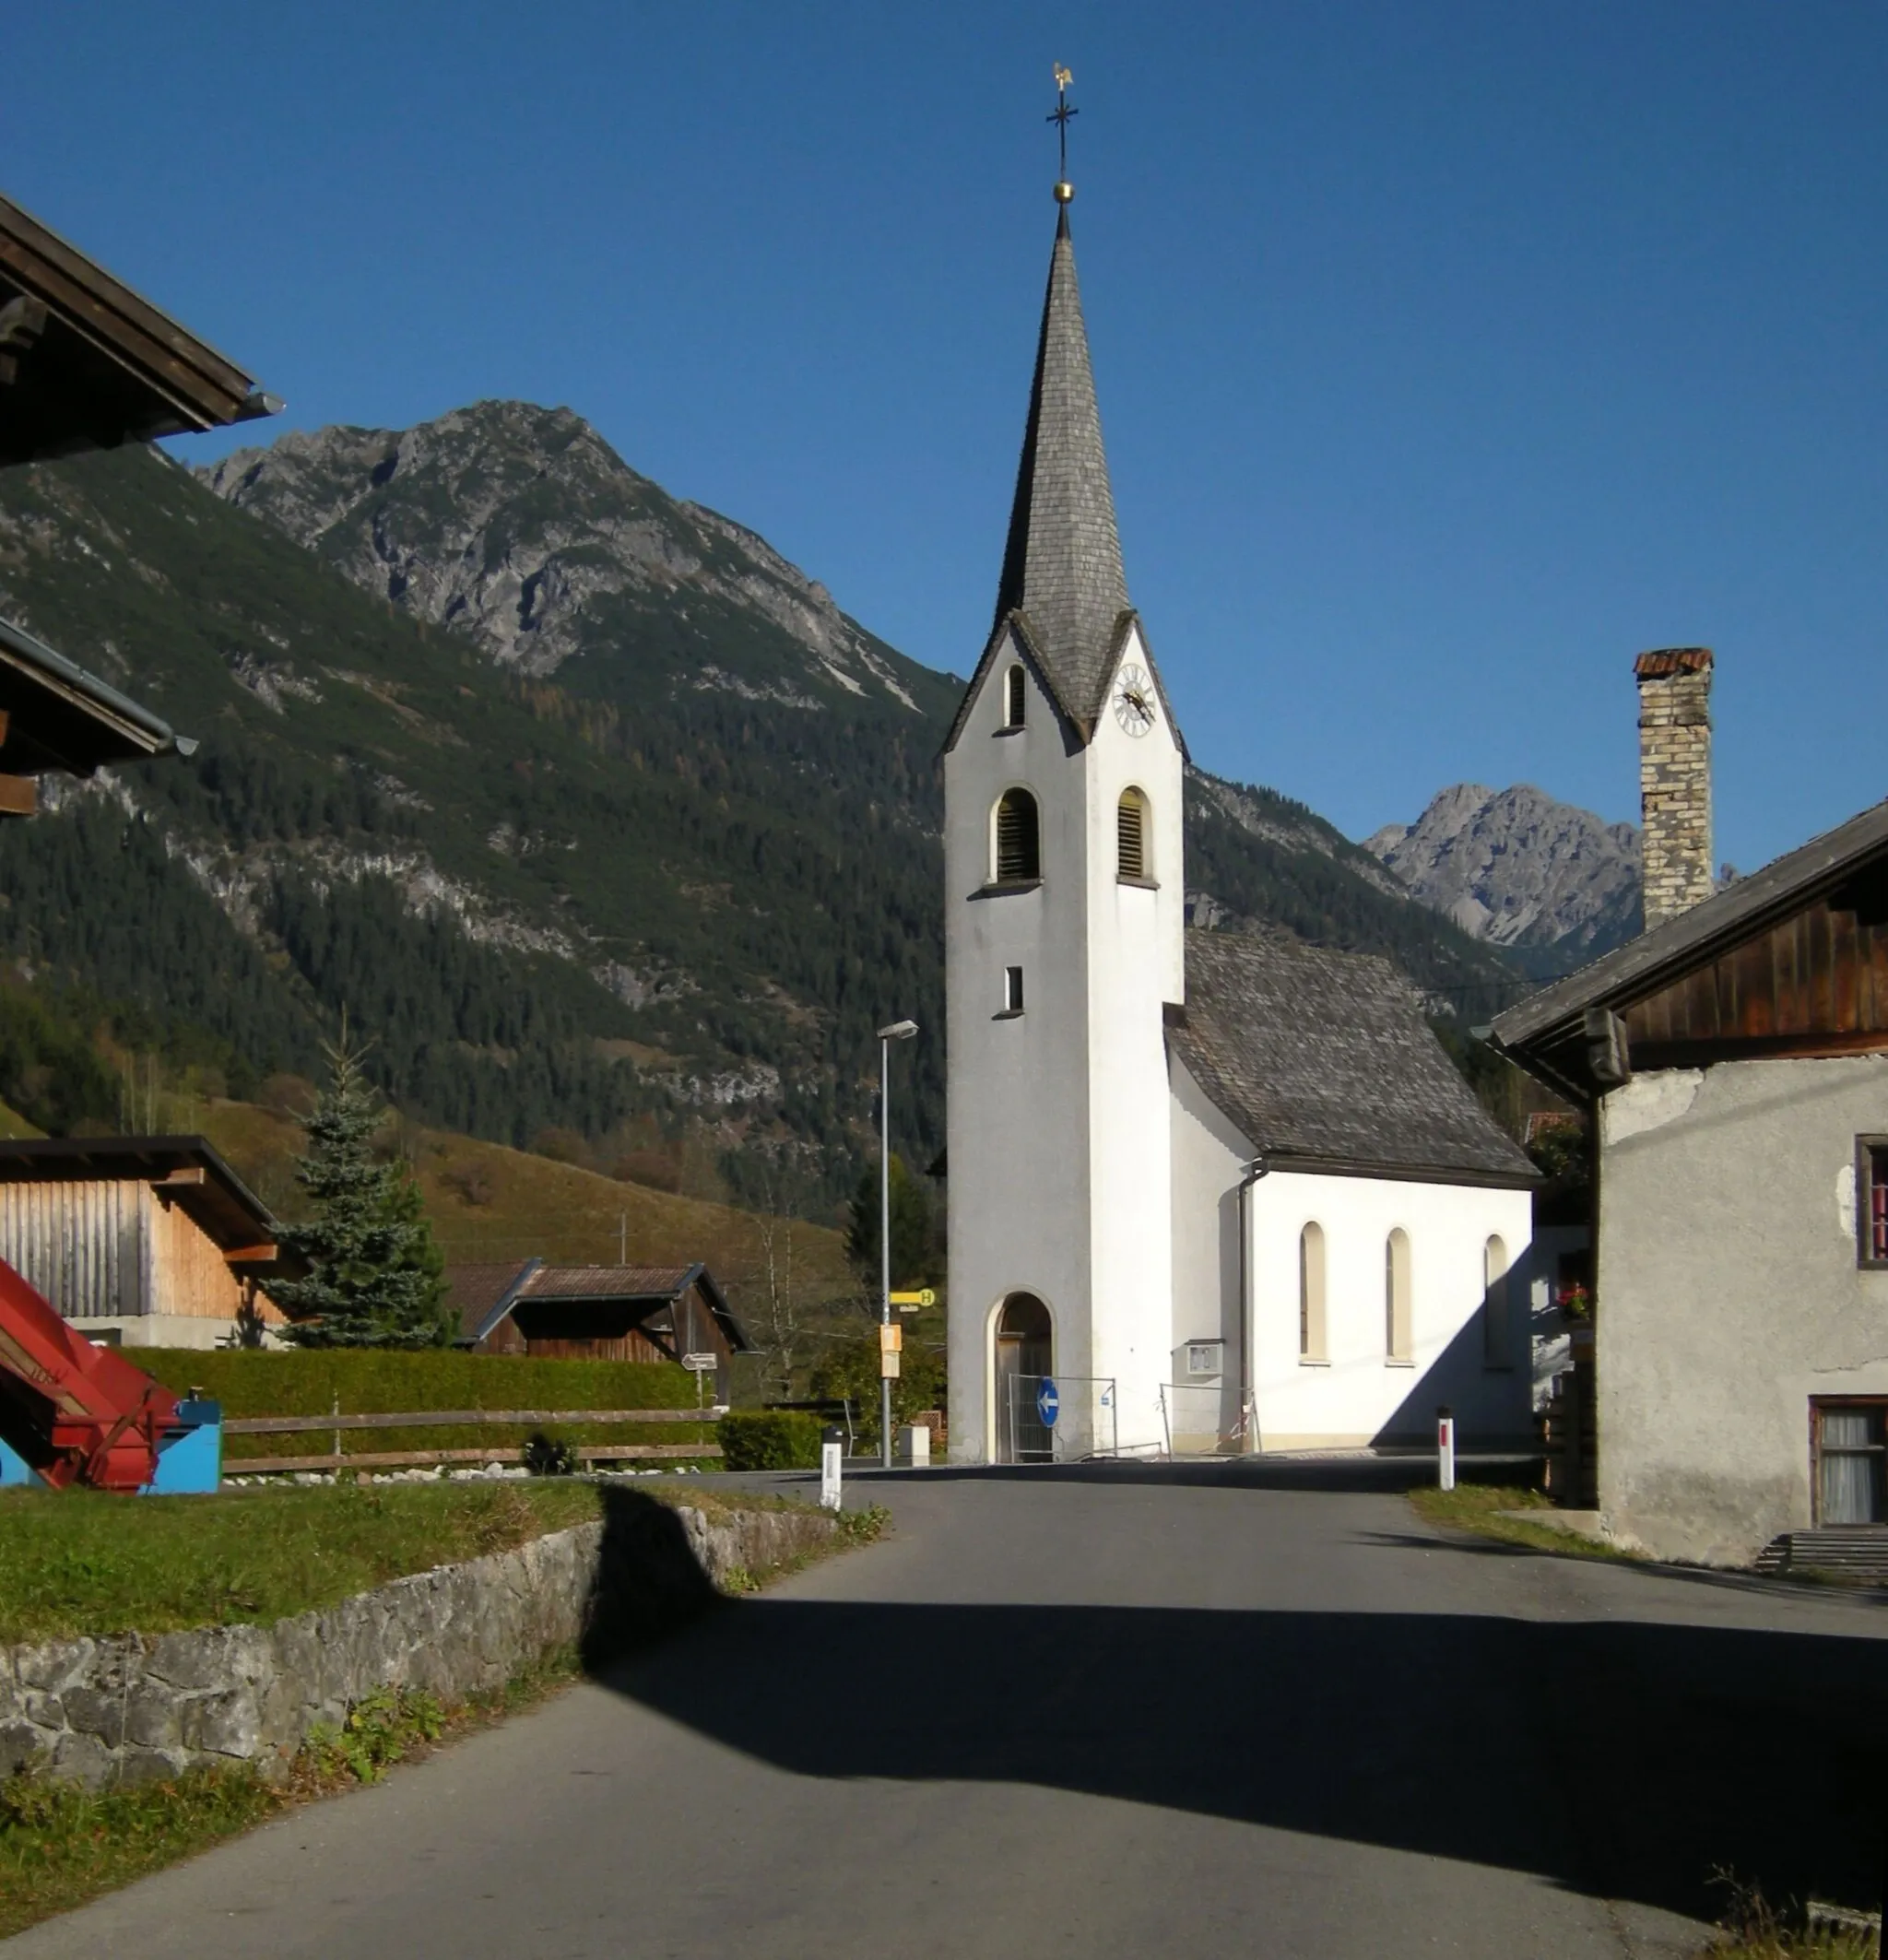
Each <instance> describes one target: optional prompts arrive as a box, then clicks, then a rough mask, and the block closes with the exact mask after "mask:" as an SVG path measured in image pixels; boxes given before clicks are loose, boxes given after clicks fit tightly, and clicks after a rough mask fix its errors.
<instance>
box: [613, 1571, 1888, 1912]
mask: <svg viewBox="0 0 1888 1960" xmlns="http://www.w3.org/2000/svg"><path fill="white" fill-rule="evenodd" d="M600 1678H601V1680H602V1681H603V1683H604V1684H605V1685H606V1686H608V1687H610V1688H613V1689H615V1690H616V1691H617V1692H619V1693H620V1694H627V1695H631V1696H633V1697H634V1698H635V1699H636V1700H638V1701H640V1702H642V1703H643V1704H645V1705H646V1706H649V1707H651V1708H653V1709H655V1710H657V1711H659V1712H660V1713H662V1714H663V1715H665V1716H667V1717H669V1718H672V1719H674V1720H676V1721H678V1722H683V1723H687V1724H688V1725H690V1727H691V1728H693V1729H695V1730H699V1731H701V1732H702V1733H704V1734H706V1735H709V1736H711V1737H713V1738H714V1739H715V1740H717V1741H719V1742H724V1743H726V1744H728V1745H729V1746H731V1747H733V1748H736V1749H739V1750H743V1751H745V1752H747V1753H749V1754H751V1755H754V1756H756V1757H759V1758H761V1759H763V1760H765V1761H766V1762H769V1763H772V1764H774V1765H778V1766H780V1767H782V1768H784V1769H786V1770H790V1771H793V1772H796V1773H797V1774H799V1775H801V1776H806V1777H887V1778H891V1779H896V1780H900V1781H906V1782H909V1781H913V1780H924V1779H947V1778H948V1779H953V1780H978V1781H992V1782H1003V1781H1010V1782H1023V1783H1030V1784H1035V1785H1042V1786H1047V1787H1050V1788H1057V1789H1068V1790H1076V1791H1082V1792H1087V1793H1090V1794H1093V1795H1098V1796H1105V1797H1116V1798H1124V1799H1127V1801H1132V1802H1136V1803H1146V1804H1160V1805H1165V1806H1171V1807H1173V1808H1175V1809H1180V1810H1186V1811H1191V1812H1206V1813H1209V1814H1213V1815H1217V1816H1221V1817H1228V1818H1234V1819H1238V1820H1242V1821H1245V1822H1249V1823H1253V1824H1266V1825H1269V1826H1272V1827H1275V1828H1278V1829H1280V1830H1287V1831H1294V1832H1303V1833H1310V1834H1315V1835H1317V1836H1324V1837H1329V1838H1336V1839H1344V1840H1349V1841H1352V1842H1361V1843H1367V1844H1373V1845H1381V1846H1386V1847H1394V1848H1398V1849H1402V1850H1406V1851H1410V1852H1416V1853H1422V1854H1427V1855H1431V1856H1434V1857H1439V1858H1449V1859H1457V1860H1469V1861H1470V1862H1473V1863H1476V1864H1481V1865H1487V1866H1497V1867H1506V1868H1510V1869H1514V1870H1519V1871H1530V1872H1536V1873H1540V1874H1542V1875H1544V1876H1546V1877H1548V1878H1549V1879H1551V1880H1552V1881H1554V1882H1556V1883H1560V1884H1562V1885H1564V1886H1567V1887H1570V1888H1573V1889H1575V1890H1579V1891H1583V1892H1588V1893H1591V1894H1594V1895H1599V1896H1603V1897H1609V1898H1622V1899H1637V1900H1641V1901H1644V1902H1645V1903H1646V1904H1648V1905H1654V1906H1659V1907H1668V1908H1670V1909H1673V1910H1676V1911H1680V1912H1682V1913H1686V1914H1689V1915H1692V1916H1693V1917H1696V1918H1706V1919H1708V1918H1711V1917H1714V1916H1715V1915H1716V1913H1717V1911H1719V1910H1721V1909H1722V1907H1723V1904H1724V1900H1723V1897H1722V1895H1721V1893H1719V1892H1717V1891H1715V1890H1714V1888H1713V1885H1712V1880H1713V1876H1714V1873H1716V1872H1717V1871H1721V1870H1723V1869H1726V1868H1729V1869H1730V1870H1732V1871H1735V1872H1736V1873H1737V1874H1738V1875H1739V1877H1740V1878H1742V1879H1746V1880H1752V1879H1754V1880H1756V1881H1758V1882H1759V1883H1762V1884H1763V1886H1764V1890H1765V1891H1766V1893H1767V1894H1768V1895H1770V1896H1771V1897H1772V1898H1773V1899H1780V1898H1784V1897H1794V1898H1801V1897H1804V1896H1806V1895H1811V1894H1814V1895H1817V1896H1823V1897H1835V1898H1839V1899H1846V1900H1850V1901H1855V1902H1862V1901H1872V1898H1873V1896H1874V1890H1875V1888H1876V1887H1877V1886H1878V1884H1879V1883H1880V1875H1881V1869H1882V1848H1883V1842H1884V1836H1888V1785H1884V1779H1883V1778H1882V1775H1881V1765H1882V1761H1883V1758H1884V1749H1888V1647H1883V1646H1882V1644H1881V1643H1879V1642H1877V1641H1874V1640H1865V1639H1845V1638H1840V1637H1828V1636H1822V1635H1801V1634H1783V1633H1762V1632H1744V1631H1737V1630H1730V1629H1700V1628H1694V1627H1683V1626H1670V1625H1657V1624H1644V1623H1579V1624H1568V1623H1534V1622H1528V1621H1522V1620H1515V1619H1503V1618H1493V1617H1487V1618H1478V1617H1473V1616H1467V1615H1443V1614H1437V1615H1427V1614H1402V1613H1388V1612H1386V1613H1370V1612H1357V1613H1322V1612H1316V1613H1300V1612H1199V1611H1192V1610H1166V1609H1127V1608H1124V1609H1111V1608H1106V1607H1030V1606H1007V1605H1002V1606H981V1605H966V1606H926V1605H889V1604H879V1603H856V1604H855V1603H845V1602H834V1601H820V1600H796V1599H764V1598H763V1599H758V1600H744V1601H741V1602H739V1603H738V1604H737V1606H735V1607H734V1608H732V1609H731V1610H729V1611H727V1612H724V1613H721V1614H718V1615H716V1616H715V1617H714V1619H713V1620H712V1621H710V1622H709V1623H708V1624H707V1625H706V1626H705V1627H704V1628H703V1629H702V1631H701V1632H700V1634H699V1635H697V1636H696V1637H694V1638H692V1639H690V1641H688V1642H685V1643H671V1644H670V1645H668V1646H667V1647H664V1648H661V1649H658V1650H656V1651H655V1652H653V1653H645V1654H643V1656H641V1657H640V1658H637V1659H631V1660H630V1661H627V1662H625V1663H622V1664H620V1665H619V1666H617V1667H615V1668H612V1669H606V1670H605V1671H603V1672H602V1674H601V1676H600Z"/></svg>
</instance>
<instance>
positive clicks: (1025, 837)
mask: <svg viewBox="0 0 1888 1960" xmlns="http://www.w3.org/2000/svg"><path fill="white" fill-rule="evenodd" d="M996 842H997V865H996V871H997V883H998V884H999V885H1014V884H1022V883H1026V882H1027V881H1028V880H1031V879H1035V878H1040V877H1041V876H1042V875H1043V846H1042V830H1041V825H1040V823H1039V822H1038V820H1037V817H1036V799H1035V798H1034V797H1032V796H1031V795H1030V793H1029V791H1028V790H1026V789H1006V790H1005V791H1004V792H1003V794H1002V796H1001V797H998V798H997V840H996Z"/></svg>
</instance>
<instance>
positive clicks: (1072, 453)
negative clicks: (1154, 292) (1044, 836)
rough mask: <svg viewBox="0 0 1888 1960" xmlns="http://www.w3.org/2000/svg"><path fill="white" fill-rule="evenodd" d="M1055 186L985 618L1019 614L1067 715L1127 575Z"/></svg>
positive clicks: (1087, 681)
mask: <svg viewBox="0 0 1888 1960" xmlns="http://www.w3.org/2000/svg"><path fill="white" fill-rule="evenodd" d="M1065 189H1066V186H1065V185H1063V184H1059V183H1058V184H1057V185H1056V203H1057V204H1058V206H1059V207H1060V209H1059V212H1058V215H1057V218H1056V244H1055V249H1054V251H1053V252H1052V253H1051V254H1050V257H1049V289H1048V293H1047V295H1046V297H1045V298H1044V302H1043V331H1042V338H1041V340H1040V341H1039V342H1038V344H1037V348H1036V372H1035V381H1034V384H1033V385H1032V387H1031V389H1030V397H1029V427H1028V429H1027V431H1025V432H1024V435H1023V440H1022V461H1021V465H1020V466H1019V467H1018V469H1017V473H1016V502H1015V504H1014V506H1013V507H1012V509H1011V511H1010V514H1009V543H1008V544H1007V546H1006V547H1005V549H1004V552H1003V576H1002V579H1001V581H1000V583H999V584H998V585H997V621H998V623H1000V622H1001V621H1002V620H1003V619H1004V618H1005V617H1006V616H1007V615H1008V614H1009V613H1011V612H1015V611H1021V612H1023V613H1025V614H1026V615H1027V616H1028V620H1029V625H1030V629H1031V632H1032V638H1033V640H1034V641H1035V643H1036V648H1037V651H1038V652H1039V653H1040V654H1041V655H1042V657H1043V658H1044V660H1045V661H1047V663H1048V664H1049V666H1050V667H1051V669H1052V670H1053V672H1054V675H1055V679H1056V686H1057V688H1058V689H1059V691H1061V693H1062V696H1063V699H1064V700H1065V701H1067V702H1068V703H1069V704H1070V706H1071V707H1072V708H1073V709H1074V711H1075V712H1076V713H1077V714H1092V713H1093V712H1094V706H1095V703H1096V698H1097V696H1098V695H1099V693H1100V691H1101V688H1102V686H1103V682H1104V681H1105V679H1106V678H1107V676H1106V673H1105V671H1104V670H1105V667H1106V665H1107V660H1108V656H1109V654H1110V652H1111V650H1112V645H1113V642H1114V638H1115V627H1116V625H1117V623H1118V621H1119V620H1120V616H1121V614H1122V613H1123V612H1124V611H1126V610H1127V574H1126V573H1124V572H1123V570H1122V567H1121V540H1120V537H1119V536H1118V535H1117V533H1116V531H1115V498H1114V494H1113V492H1112V491H1111V490H1110V489H1109V487H1108V459H1107V457H1106V455H1104V454H1103V449H1102V419H1101V413H1100V411H1099V409H1098V408H1097V407H1096V406H1095V384H1094V375H1093V373H1092V372H1091V369H1090V366H1089V356H1088V332H1087V329H1086V328H1085V327H1084V326H1083V325H1082V318H1081V293H1080V289H1079V287H1078V286H1077V284H1076V279H1075V245H1074V242H1073V241H1072V239H1071V238H1070V236H1069V231H1068V196H1067V195H1064V192H1065Z"/></svg>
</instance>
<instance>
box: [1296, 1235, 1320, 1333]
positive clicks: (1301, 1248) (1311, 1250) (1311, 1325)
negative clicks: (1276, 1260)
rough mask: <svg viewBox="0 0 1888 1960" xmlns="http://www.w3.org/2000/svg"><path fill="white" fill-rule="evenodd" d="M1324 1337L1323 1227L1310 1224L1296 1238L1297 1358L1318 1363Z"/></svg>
mask: <svg viewBox="0 0 1888 1960" xmlns="http://www.w3.org/2000/svg"><path fill="white" fill-rule="evenodd" d="M1324 1343H1325V1333H1324V1227H1323V1226H1322V1225H1320V1224H1316V1223H1312V1224H1308V1225H1306V1226H1305V1228H1304V1231H1303V1232H1301V1233H1300V1234H1298V1358H1299V1360H1300V1361H1322V1360H1323V1359H1324V1358H1325V1344H1324Z"/></svg>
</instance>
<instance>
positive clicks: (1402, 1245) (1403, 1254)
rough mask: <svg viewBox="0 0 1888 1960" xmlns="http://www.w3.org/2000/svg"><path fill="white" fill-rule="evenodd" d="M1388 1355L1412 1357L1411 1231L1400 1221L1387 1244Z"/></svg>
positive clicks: (1401, 1359)
mask: <svg viewBox="0 0 1888 1960" xmlns="http://www.w3.org/2000/svg"><path fill="white" fill-rule="evenodd" d="M1383 1347H1384V1359H1385V1360H1386V1361H1388V1362H1394V1363H1397V1364H1399V1365H1400V1364H1407V1363H1408V1362H1409V1360H1410V1351H1411V1342H1410V1234H1408V1233H1407V1232H1405V1231H1404V1230H1403V1228H1402V1226H1400V1225H1398V1227H1397V1229H1396V1230H1395V1231H1394V1232H1392V1233H1391V1234H1390V1235H1389V1237H1388V1238H1386V1240H1385V1241H1384V1246H1383Z"/></svg>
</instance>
